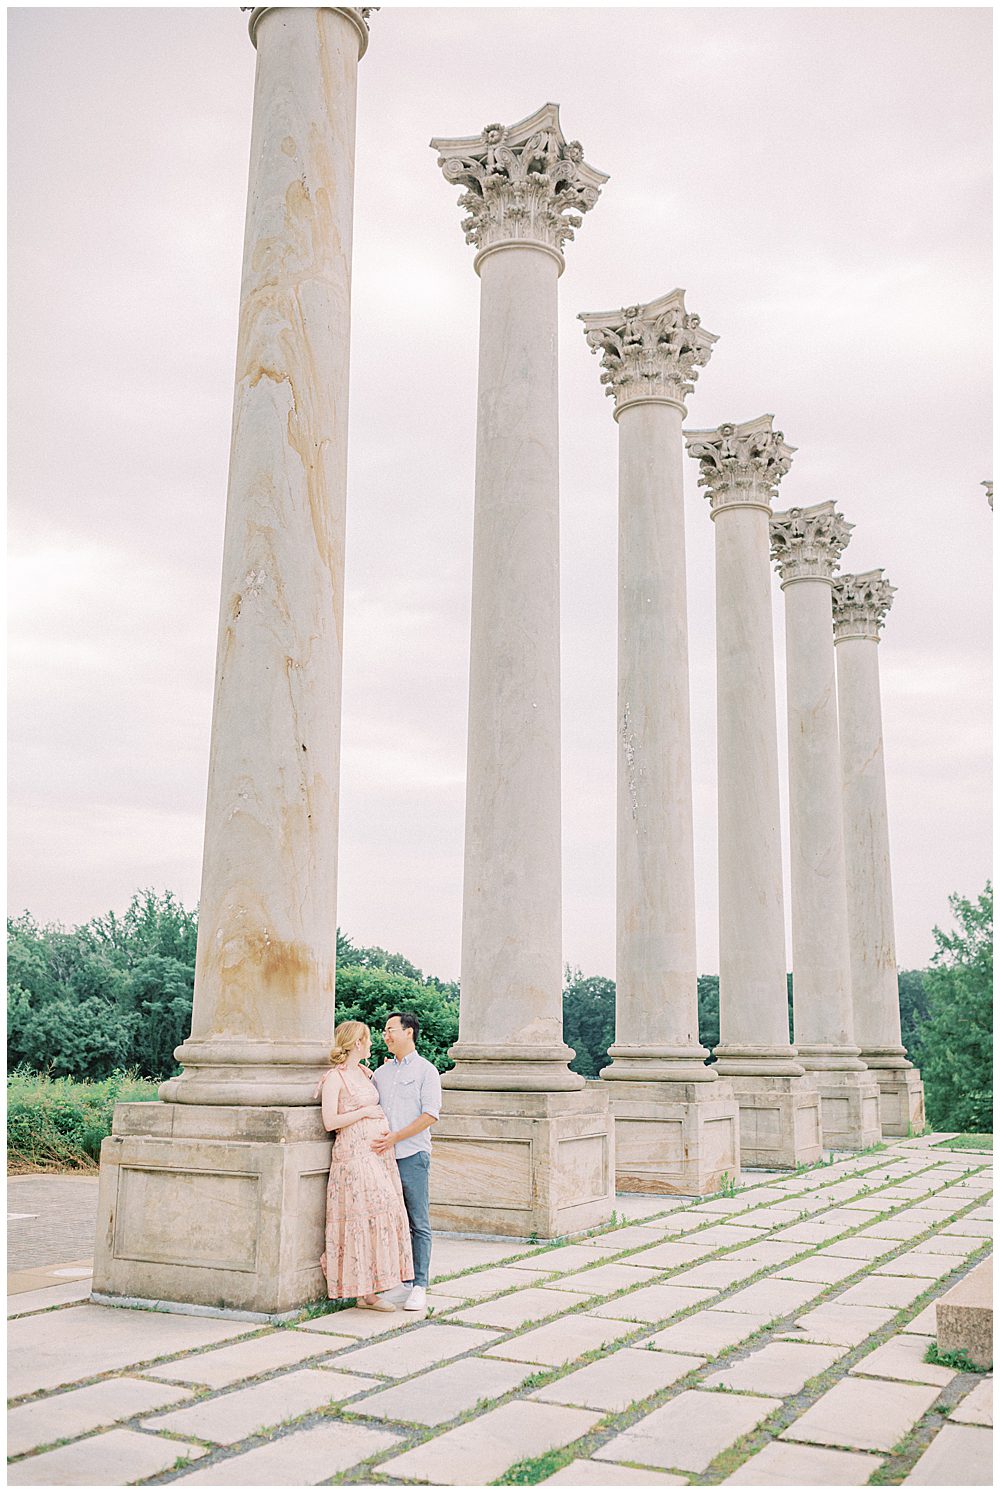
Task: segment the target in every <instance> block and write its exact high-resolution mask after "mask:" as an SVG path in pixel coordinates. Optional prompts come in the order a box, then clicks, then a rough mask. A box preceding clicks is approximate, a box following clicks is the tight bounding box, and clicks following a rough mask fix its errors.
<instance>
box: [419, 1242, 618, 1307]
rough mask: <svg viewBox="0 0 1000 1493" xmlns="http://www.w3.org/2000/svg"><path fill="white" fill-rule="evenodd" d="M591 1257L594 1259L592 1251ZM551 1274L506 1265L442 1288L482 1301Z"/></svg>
mask: <svg viewBox="0 0 1000 1493" xmlns="http://www.w3.org/2000/svg"><path fill="white" fill-rule="evenodd" d="M590 1258H591V1259H593V1254H592V1253H591V1256H590ZM551 1274H552V1271H551V1270H549V1269H545V1270H537V1269H535V1270H530V1271H529V1270H522V1269H515V1268H514V1266H513V1265H505V1266H504V1267H503V1268H502V1269H500V1270H484V1271H482V1272H481V1273H480V1274H477V1275H463V1276H461V1277H459V1278H457V1279H455V1280H449V1281H446V1282H445V1284H444V1285H443V1286H442V1290H447V1292H448V1294H449V1295H450V1296H457V1297H460V1298H461V1299H462V1300H463V1301H482V1300H483V1299H484V1298H485V1297H487V1296H496V1295H498V1294H499V1292H501V1291H511V1290H518V1291H520V1290H522V1289H523V1287H525V1286H530V1285H533V1284H534V1283H535V1282H536V1281H540V1280H544V1279H545V1277H546V1276H547V1275H551ZM407 1316H409V1313H407Z"/></svg>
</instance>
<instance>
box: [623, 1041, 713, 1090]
mask: <svg viewBox="0 0 1000 1493" xmlns="http://www.w3.org/2000/svg"><path fill="white" fill-rule="evenodd" d="M708 1055H709V1054H708V1048H707V1047H648V1046H645V1045H642V1046H640V1045H639V1044H638V1043H636V1044H635V1045H629V1044H626V1043H622V1042H616V1043H615V1045H614V1046H613V1047H609V1048H608V1057H609V1058H610V1059H611V1062H610V1064H609V1065H608V1067H607V1068H602V1069H601V1077H602V1078H606V1079H610V1080H615V1081H619V1080H627V1081H629V1082H633V1083H682V1084H691V1083H704V1084H714V1083H715V1082H716V1080H717V1079H718V1076H719V1075H718V1074H717V1073H716V1071H715V1067H714V1065H709V1064H707V1063H706V1061H705V1060H706V1058H707V1057H708Z"/></svg>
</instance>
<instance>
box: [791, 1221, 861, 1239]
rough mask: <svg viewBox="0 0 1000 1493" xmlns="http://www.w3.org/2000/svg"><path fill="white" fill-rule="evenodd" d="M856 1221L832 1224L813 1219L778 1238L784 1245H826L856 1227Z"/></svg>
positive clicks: (796, 1224)
mask: <svg viewBox="0 0 1000 1493" xmlns="http://www.w3.org/2000/svg"><path fill="white" fill-rule="evenodd" d="M856 1222H857V1220H856V1219H851V1220H850V1221H849V1222H848V1223H843V1222H841V1221H840V1220H839V1219H834V1220H833V1221H832V1222H831V1221H830V1220H829V1219H825V1218H811V1219H809V1220H808V1222H806V1223H793V1224H792V1225H791V1227H790V1228H787V1229H782V1230H781V1231H780V1233H779V1234H778V1235H777V1236H776V1237H777V1238H778V1239H779V1240H781V1242H782V1243H783V1244H786V1243H790V1244H799V1245H802V1246H805V1245H807V1244H826V1243H828V1241H829V1240H831V1239H836V1237H837V1235H838V1234H842V1233H843V1232H844V1230H845V1229H850V1228H853V1227H854V1226H855V1223H856Z"/></svg>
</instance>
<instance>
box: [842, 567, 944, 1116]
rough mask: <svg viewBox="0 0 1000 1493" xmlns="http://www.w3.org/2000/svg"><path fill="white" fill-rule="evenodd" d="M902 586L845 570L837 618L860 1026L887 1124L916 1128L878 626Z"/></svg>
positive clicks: (917, 1086)
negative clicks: (902, 1001) (903, 1020)
mask: <svg viewBox="0 0 1000 1493" xmlns="http://www.w3.org/2000/svg"><path fill="white" fill-rule="evenodd" d="M894 591H895V587H894V586H890V584H889V582H888V581H887V580H886V579H885V576H884V575H883V573H882V571H881V570H868V571H865V572H864V574H863V575H841V576H838V577H837V579H836V581H835V582H834V587H833V622H834V638H835V643H836V655H837V699H838V703H839V709H840V753H841V767H842V772H843V787H844V800H843V802H844V841H845V848H846V854H847V911H848V920H849V926H850V944H851V983H852V987H853V998H854V1031H855V1035H856V1037H857V1040H858V1042H859V1044H860V1046H861V1056H862V1057H863V1058H864V1060H865V1062H866V1063H867V1064H868V1067H869V1069H870V1071H871V1073H872V1075H873V1076H874V1077H875V1078H876V1079H877V1080H878V1086H879V1090H880V1096H881V1108H882V1129H883V1131H884V1132H885V1134H886V1135H908V1134H910V1133H911V1132H912V1131H913V1130H920V1129H921V1128H922V1127H923V1124H924V1090H923V1084H922V1083H921V1081H920V1074H919V1073H918V1072H917V1070H916V1068H914V1066H913V1064H912V1063H911V1062H909V1060H908V1059H907V1056H906V1049H905V1048H904V1046H903V1040H902V1034H901V1031H900V1022H899V980H898V977H897V972H896V933H895V925H894V918H893V910H892V872H891V868H890V861H889V816H888V812H887V808H886V796H885V758H884V755H883V746H882V698H881V693H880V689H879V665H878V643H879V634H880V633H881V630H882V624H883V623H884V621H885V617H886V613H887V612H888V610H889V608H890V606H891V605H892V597H893V592H894Z"/></svg>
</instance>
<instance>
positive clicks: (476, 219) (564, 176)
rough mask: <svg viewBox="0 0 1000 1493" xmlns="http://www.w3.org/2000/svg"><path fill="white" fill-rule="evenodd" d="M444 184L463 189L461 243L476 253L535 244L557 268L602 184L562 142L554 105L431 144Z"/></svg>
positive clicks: (573, 146)
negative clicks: (554, 260)
mask: <svg viewBox="0 0 1000 1493" xmlns="http://www.w3.org/2000/svg"><path fill="white" fill-rule="evenodd" d="M431 148H432V149H433V150H436V151H437V152H438V165H439V166H440V167H441V170H442V171H443V172H444V174H445V179H446V180H447V181H451V182H454V183H455V184H456V186H463V187H464V188H465V191H464V192H463V194H462V196H461V197H460V198H459V199H458V205H459V207H462V208H465V209H466V211H467V213H468V216H467V217H466V218H465V219H464V220H463V223H462V228H463V230H464V232H465V241H466V243H468V244H475V246H476V248H477V249H478V250H479V251H480V254H482V253H483V252H484V251H485V250H487V249H493V248H498V247H501V246H504V245H509V244H525V245H531V246H536V247H537V246H541V247H542V248H545V249H549V250H551V251H552V252H553V253H555V255H556V256H557V257H558V259H559V262H560V264H561V263H562V246H563V244H564V243H565V242H566V240H567V239H572V238H573V237H574V229H577V228H579V226H580V224H581V222H582V221H583V219H582V216H581V214H583V213H586V212H589V211H590V209H591V208H592V207H593V206H594V203H595V202H596V201H597V199H598V197H599V196H600V194H601V188H602V187H603V185H604V183H605V182H606V181H607V179H608V178H607V176H606V175H605V174H604V172H603V171H595V170H594V167H593V166H588V165H587V163H586V161H585V160H584V159H583V147H582V145H581V144H580V142H579V141H578V140H570V141H569V142H567V140H566V137H565V136H564V135H563V132H562V129H561V128H560V125H559V105H558V104H545V105H543V107H542V108H541V109H538V110H537V111H536V112H535V113H534V114H532V115H530V116H529V118H527V119H522V120H521V121H520V123H519V124H511V125H502V124H488V125H487V126H486V128H485V129H484V130H483V131H482V132H481V133H480V134H478V135H470V136H468V137H467V138H466V139H462V140H432V141H431Z"/></svg>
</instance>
